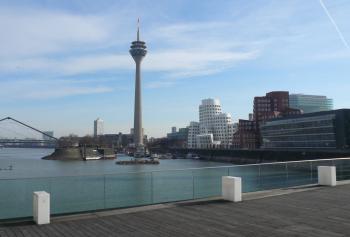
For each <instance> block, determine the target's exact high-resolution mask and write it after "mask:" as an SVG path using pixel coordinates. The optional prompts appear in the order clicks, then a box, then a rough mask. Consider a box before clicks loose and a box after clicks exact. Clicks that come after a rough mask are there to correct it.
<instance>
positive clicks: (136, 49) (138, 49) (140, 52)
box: [129, 27, 147, 147]
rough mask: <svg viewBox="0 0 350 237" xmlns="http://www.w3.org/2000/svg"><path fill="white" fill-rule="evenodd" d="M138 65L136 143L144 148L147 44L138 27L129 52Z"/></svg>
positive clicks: (135, 118) (136, 77) (136, 80)
mask: <svg viewBox="0 0 350 237" xmlns="http://www.w3.org/2000/svg"><path fill="white" fill-rule="evenodd" d="M129 52H130V54H131V56H132V57H133V59H134V61H135V64H136V73H135V110H134V143H135V146H136V147H140V146H143V133H142V97H141V94H142V93H141V62H142V59H143V58H144V57H145V56H146V54H147V50H146V43H145V42H143V41H140V30H139V27H137V40H136V41H133V42H132V43H131V46H130V50H129Z"/></svg>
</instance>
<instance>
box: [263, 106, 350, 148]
mask: <svg viewBox="0 0 350 237" xmlns="http://www.w3.org/2000/svg"><path fill="white" fill-rule="evenodd" d="M260 130H261V136H262V141H263V144H262V148H266V149H349V148H350V109H340V110H331V111H323V112H316V113H307V114H302V115H296V116H292V117H288V118H278V119H273V120H271V121H267V122H265V124H264V125H262V126H261V128H260Z"/></svg>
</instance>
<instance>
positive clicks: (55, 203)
mask: <svg viewBox="0 0 350 237" xmlns="http://www.w3.org/2000/svg"><path fill="white" fill-rule="evenodd" d="M103 208H104V177H103V176H80V177H56V178H51V211H52V213H53V214H58V213H72V212H81V211H89V210H98V209H103Z"/></svg>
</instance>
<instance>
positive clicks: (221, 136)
mask: <svg viewBox="0 0 350 237" xmlns="http://www.w3.org/2000/svg"><path fill="white" fill-rule="evenodd" d="M188 128H189V130H188V141H187V146H188V148H212V147H222V148H229V147H231V145H232V136H233V133H234V125H233V122H232V118H231V115H230V114H228V113H222V110H221V105H220V101H219V100H218V99H204V100H202V103H201V104H200V105H199V123H198V122H191V124H190V126H189V127H188Z"/></svg>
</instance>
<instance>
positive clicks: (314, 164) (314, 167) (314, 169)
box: [311, 160, 334, 184]
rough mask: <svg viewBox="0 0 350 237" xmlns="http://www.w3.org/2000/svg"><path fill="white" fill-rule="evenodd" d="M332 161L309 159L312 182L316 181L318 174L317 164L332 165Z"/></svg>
mask: <svg viewBox="0 0 350 237" xmlns="http://www.w3.org/2000/svg"><path fill="white" fill-rule="evenodd" d="M333 165H334V163H333V161H332V160H316V161H311V167H312V168H311V169H312V182H313V183H315V184H316V183H318V176H317V166H333Z"/></svg>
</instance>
